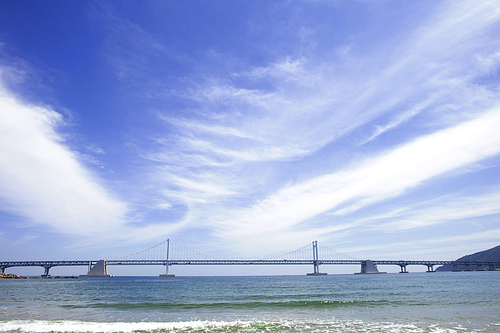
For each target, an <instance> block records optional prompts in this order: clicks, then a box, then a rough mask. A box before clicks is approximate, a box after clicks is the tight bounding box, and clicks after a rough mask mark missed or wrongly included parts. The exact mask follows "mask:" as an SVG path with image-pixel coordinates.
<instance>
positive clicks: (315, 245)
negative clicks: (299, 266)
mask: <svg viewBox="0 0 500 333" xmlns="http://www.w3.org/2000/svg"><path fill="white" fill-rule="evenodd" d="M312 249H313V265H314V271H313V272H312V273H307V275H327V273H321V272H320V271H319V265H320V261H319V256H318V241H313V242H312Z"/></svg>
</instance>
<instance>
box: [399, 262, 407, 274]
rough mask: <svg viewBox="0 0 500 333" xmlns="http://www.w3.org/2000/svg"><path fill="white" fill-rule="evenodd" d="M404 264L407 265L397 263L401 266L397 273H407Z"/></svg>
mask: <svg viewBox="0 0 500 333" xmlns="http://www.w3.org/2000/svg"><path fill="white" fill-rule="evenodd" d="M406 266H407V265H403V264H400V265H399V267H401V270H400V271H399V273H409V272H408V271H407V270H406Z"/></svg>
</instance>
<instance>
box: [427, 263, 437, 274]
mask: <svg viewBox="0 0 500 333" xmlns="http://www.w3.org/2000/svg"><path fill="white" fill-rule="evenodd" d="M426 266H427V271H426V272H427V273H434V272H435V271H434V265H426Z"/></svg>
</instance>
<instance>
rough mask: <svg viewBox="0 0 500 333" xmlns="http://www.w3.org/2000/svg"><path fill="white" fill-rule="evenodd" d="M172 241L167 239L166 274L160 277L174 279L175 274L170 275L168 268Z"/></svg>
mask: <svg viewBox="0 0 500 333" xmlns="http://www.w3.org/2000/svg"><path fill="white" fill-rule="evenodd" d="M169 257H170V239H167V261H166V262H165V267H166V269H165V274H160V277H174V276H175V274H168V268H169V267H170V260H169V259H170V258H169Z"/></svg>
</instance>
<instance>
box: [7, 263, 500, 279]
mask: <svg viewBox="0 0 500 333" xmlns="http://www.w3.org/2000/svg"><path fill="white" fill-rule="evenodd" d="M98 261H99V260H60V261H51V260H43V261H3V262H0V272H2V273H4V272H5V269H6V268H9V267H34V266H36V267H43V268H44V269H45V271H44V274H43V275H42V276H49V270H50V268H52V267H57V266H88V267H89V271H90V268H91V267H92V266H93V265H95V264H96V263H97V262H98ZM367 262H371V263H373V264H374V265H397V266H400V268H401V273H407V270H406V266H409V265H424V266H427V268H428V270H427V271H428V272H433V271H434V269H433V267H434V266H436V265H453V268H454V270H474V269H473V268H474V267H475V270H499V269H500V262H475V261H471V262H465V261H460V262H458V261H448V260H436V261H432V260H371V261H370V260H351V259H349V260H347V259H346V260H326V259H318V260H313V259H256V260H255V259H170V260H159V259H157V260H105V265H106V266H108V265H161V266H167V265H168V266H172V265H313V266H314V267H315V268H318V267H319V266H320V265H361V267H363V265H365V266H366V264H367ZM461 267H463V269H460V268H461ZM362 271H363V268H362ZM315 272H316V269H315ZM318 273H319V270H318Z"/></svg>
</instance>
